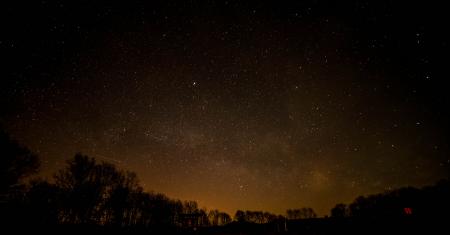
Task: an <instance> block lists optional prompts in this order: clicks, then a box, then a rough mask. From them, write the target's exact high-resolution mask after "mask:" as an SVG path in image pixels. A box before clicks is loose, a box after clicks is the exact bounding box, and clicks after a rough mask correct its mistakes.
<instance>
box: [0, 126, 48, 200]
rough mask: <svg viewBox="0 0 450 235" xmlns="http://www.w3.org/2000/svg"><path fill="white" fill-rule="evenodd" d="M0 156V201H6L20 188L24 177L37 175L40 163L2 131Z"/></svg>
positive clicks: (27, 150) (33, 155) (0, 135)
mask: <svg viewBox="0 0 450 235" xmlns="http://www.w3.org/2000/svg"><path fill="white" fill-rule="evenodd" d="M0 154H1V157H0V200H1V201H6V200H8V195H9V194H11V193H14V191H15V190H18V189H19V188H20V184H21V183H22V182H21V181H22V180H23V179H24V178H25V177H27V176H30V175H32V174H35V173H37V171H38V169H39V166H40V162H39V159H38V157H37V156H36V155H35V154H33V153H32V152H31V151H30V150H29V149H27V148H25V147H23V146H21V145H19V144H18V143H17V142H16V141H14V140H12V139H10V137H9V136H8V134H6V133H5V132H4V131H0Z"/></svg>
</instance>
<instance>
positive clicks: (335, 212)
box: [331, 203, 349, 218]
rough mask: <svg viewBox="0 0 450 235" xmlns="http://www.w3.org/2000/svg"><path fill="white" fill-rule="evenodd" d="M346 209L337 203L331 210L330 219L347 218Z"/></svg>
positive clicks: (343, 205)
mask: <svg viewBox="0 0 450 235" xmlns="http://www.w3.org/2000/svg"><path fill="white" fill-rule="evenodd" d="M348 213H349V212H348V208H347V206H346V205H345V204H343V203H339V204H337V205H336V206H335V207H334V208H333V209H331V217H335V218H344V217H347V216H348Z"/></svg>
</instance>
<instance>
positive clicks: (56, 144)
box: [0, 1, 450, 215]
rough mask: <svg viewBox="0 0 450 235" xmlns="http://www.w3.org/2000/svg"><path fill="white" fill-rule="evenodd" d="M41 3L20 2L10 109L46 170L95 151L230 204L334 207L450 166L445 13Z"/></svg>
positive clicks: (17, 132)
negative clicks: (74, 156)
mask: <svg viewBox="0 0 450 235" xmlns="http://www.w3.org/2000/svg"><path fill="white" fill-rule="evenodd" d="M33 4H35V6H27V7H23V6H18V5H14V4H10V5H8V6H7V7H5V9H4V10H2V12H3V13H2V14H1V15H3V16H2V21H3V22H11V24H9V25H7V26H5V30H6V34H5V35H4V36H2V40H1V42H0V46H1V50H2V51H4V52H5V53H2V54H3V55H2V57H5V58H3V59H6V61H7V62H6V66H5V71H4V76H3V77H4V79H2V82H1V83H2V88H1V91H2V97H4V98H2V101H1V104H2V106H3V107H4V108H3V111H2V115H1V116H0V117H1V123H2V126H3V127H4V128H5V129H6V130H7V131H9V132H10V133H11V135H12V136H13V137H14V138H16V139H17V140H18V141H20V142H21V143H23V144H24V145H26V146H28V147H29V148H30V149H31V150H33V151H35V152H36V153H37V154H38V155H39V156H40V157H41V159H42V161H43V169H42V170H43V172H42V176H44V177H48V176H51V175H52V174H53V173H54V172H55V171H56V170H58V169H60V168H61V167H62V166H63V165H64V164H65V161H66V160H67V159H69V158H70V157H72V156H73V155H74V154H75V153H76V152H82V153H84V154H87V155H89V156H92V157H95V158H97V159H99V160H103V161H108V162H111V163H114V164H116V165H118V166H119V167H122V168H126V169H130V170H132V171H135V172H136V173H137V174H138V176H139V179H140V181H141V184H142V185H143V186H144V187H145V189H146V190H149V191H150V190H153V191H156V192H162V193H165V194H167V195H168V196H170V197H174V198H180V199H191V200H197V201H198V202H199V204H200V205H201V206H205V207H207V208H218V209H221V210H224V211H227V212H228V213H230V214H234V211H235V210H237V209H244V210H247V209H248V210H265V211H272V212H275V213H281V214H284V213H285V211H286V209H288V208H298V207H312V208H314V209H315V210H316V211H317V212H318V214H319V215H325V214H327V213H329V209H330V208H331V207H333V206H334V205H335V204H336V203H339V202H345V203H347V202H350V201H351V200H352V199H354V198H355V197H356V196H358V195H363V194H369V193H376V192H381V191H383V190H388V189H394V188H397V187H400V186H406V185H412V186H420V185H425V184H431V183H434V182H435V181H437V180H439V179H441V178H445V177H448V176H449V166H450V156H449V145H448V143H449V142H448V133H449V126H448V116H449V115H448V110H447V107H448V103H449V96H448V94H447V93H448V90H447V88H446V86H445V79H446V78H445V77H444V73H443V69H442V68H443V64H444V62H443V61H445V60H443V59H444V58H443V57H442V52H441V51H443V50H444V49H446V48H447V45H448V44H447V42H446V38H445V36H442V35H441V31H443V30H444V29H443V28H441V27H442V26H439V24H440V23H439V22H441V21H440V20H441V19H440V17H441V15H440V14H439V10H438V9H439V6H428V5H427V6H418V5H414V4H412V3H410V5H407V6H405V5H402V4H400V3H398V4H397V5H395V3H391V2H384V1H382V2H369V1H357V2H356V1H355V2H348V3H345V4H342V5H337V3H335V4H325V3H318V2H317V1H306V2H302V3H298V4H288V3H286V5H281V4H279V3H273V4H272V5H265V4H261V3H258V4H251V3H246V4H244V3H239V2H232V1H229V2H218V1H210V2H208V4H199V3H194V2H182V3H181V2H179V3H175V2H171V3H164V2H157V3H148V4H145V3H135V4H131V3H130V4H127V5H126V6H122V5H115V4H113V3H107V4H106V3H105V4H100V3H98V4H97V5H91V4H88V3H86V2H80V3H73V4H72V3H64V2H62V1H61V2H59V3H49V2H45V1H42V2H40V3H33ZM442 17H443V16H442ZM2 24H5V23H2ZM3 61H5V60H3Z"/></svg>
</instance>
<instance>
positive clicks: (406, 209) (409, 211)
mask: <svg viewBox="0 0 450 235" xmlns="http://www.w3.org/2000/svg"><path fill="white" fill-rule="evenodd" d="M403 212H405V214H406V215H411V214H412V209H411V208H410V207H405V208H403Z"/></svg>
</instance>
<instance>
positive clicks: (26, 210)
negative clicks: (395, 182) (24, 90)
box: [0, 131, 450, 231]
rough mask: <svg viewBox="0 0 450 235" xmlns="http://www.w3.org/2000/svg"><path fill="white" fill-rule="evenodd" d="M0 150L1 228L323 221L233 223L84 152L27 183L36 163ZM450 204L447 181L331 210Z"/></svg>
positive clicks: (416, 210) (18, 150)
mask: <svg viewBox="0 0 450 235" xmlns="http://www.w3.org/2000/svg"><path fill="white" fill-rule="evenodd" d="M0 148H1V149H0V154H1V157H0V216H1V218H0V222H1V223H4V224H17V223H18V224H39V225H93V226H102V227H111V228H115V227H121V228H127V227H132V228H167V227H177V228H187V227H188V228H189V227H190V228H197V227H208V226H222V225H227V224H230V223H231V222H235V223H234V224H240V225H243V224H256V225H258V224H260V225H261V224H272V225H276V226H275V227H273V229H274V230H273V231H275V230H276V231H283V229H288V227H295V225H296V224H297V225H299V224H303V223H316V222H314V221H319V220H317V219H316V220H312V219H314V218H316V217H317V215H316V213H315V212H314V210H313V209H312V208H300V209H288V210H287V211H286V215H285V216H283V215H276V214H272V213H269V212H263V211H242V210H238V211H237V212H236V213H235V215H234V217H233V218H232V217H231V216H230V215H228V214H227V213H225V212H221V211H219V210H210V211H208V210H207V209H205V208H199V206H198V205H197V202H195V201H181V200H174V199H171V198H168V197H167V196H165V195H164V194H161V193H154V192H145V191H144V190H143V188H142V187H141V186H140V185H139V181H138V179H137V176H136V174H135V173H133V172H129V171H124V170H121V169H118V168H117V167H116V166H114V165H113V164H110V163H106V162H98V161H96V160H95V159H94V158H91V157H88V156H85V155H82V154H76V155H75V157H74V158H72V159H70V160H68V161H67V164H66V166H65V167H64V168H63V169H61V170H60V171H58V172H57V173H56V174H55V175H54V177H53V178H52V179H51V180H49V181H47V180H42V179H41V180H32V181H31V182H27V181H26V180H25V179H28V178H27V177H29V176H30V175H33V174H35V173H37V172H38V170H39V166H40V162H39V158H38V157H37V156H36V155H35V154H33V153H32V152H31V151H29V150H28V149H27V148H25V147H22V146H21V145H19V144H18V143H17V142H15V141H13V140H11V139H10V138H9V136H8V135H7V134H5V133H4V132H1V131H0ZM449 198H450V181H449V180H442V181H440V182H439V183H437V184H436V185H434V186H429V187H424V188H422V189H417V188H411V187H408V188H401V189H397V190H393V191H388V192H385V193H381V194H375V195H369V196H360V197H358V198H356V199H355V200H354V201H353V202H352V203H350V204H348V205H346V204H342V203H341V204H337V205H336V206H335V207H334V208H332V209H331V217H332V218H334V219H338V220H340V219H344V220H341V221H348V219H349V218H350V219H351V218H363V219H364V218H384V219H386V218H388V219H389V218H412V217H417V218H419V217H420V218H426V217H427V218H428V217H433V218H437V217H439V218H448V217H449V216H448V211H449V210H450V203H449V201H450V200H449ZM286 220H289V221H291V222H292V223H286ZM300 220H302V221H303V222H300ZM296 221H297V222H296ZM308 221H309V222H308ZM322 221H323V219H322ZM308 226H309V225H308ZM319 227H321V226H318V228H319ZM311 228H312V227H311Z"/></svg>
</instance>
